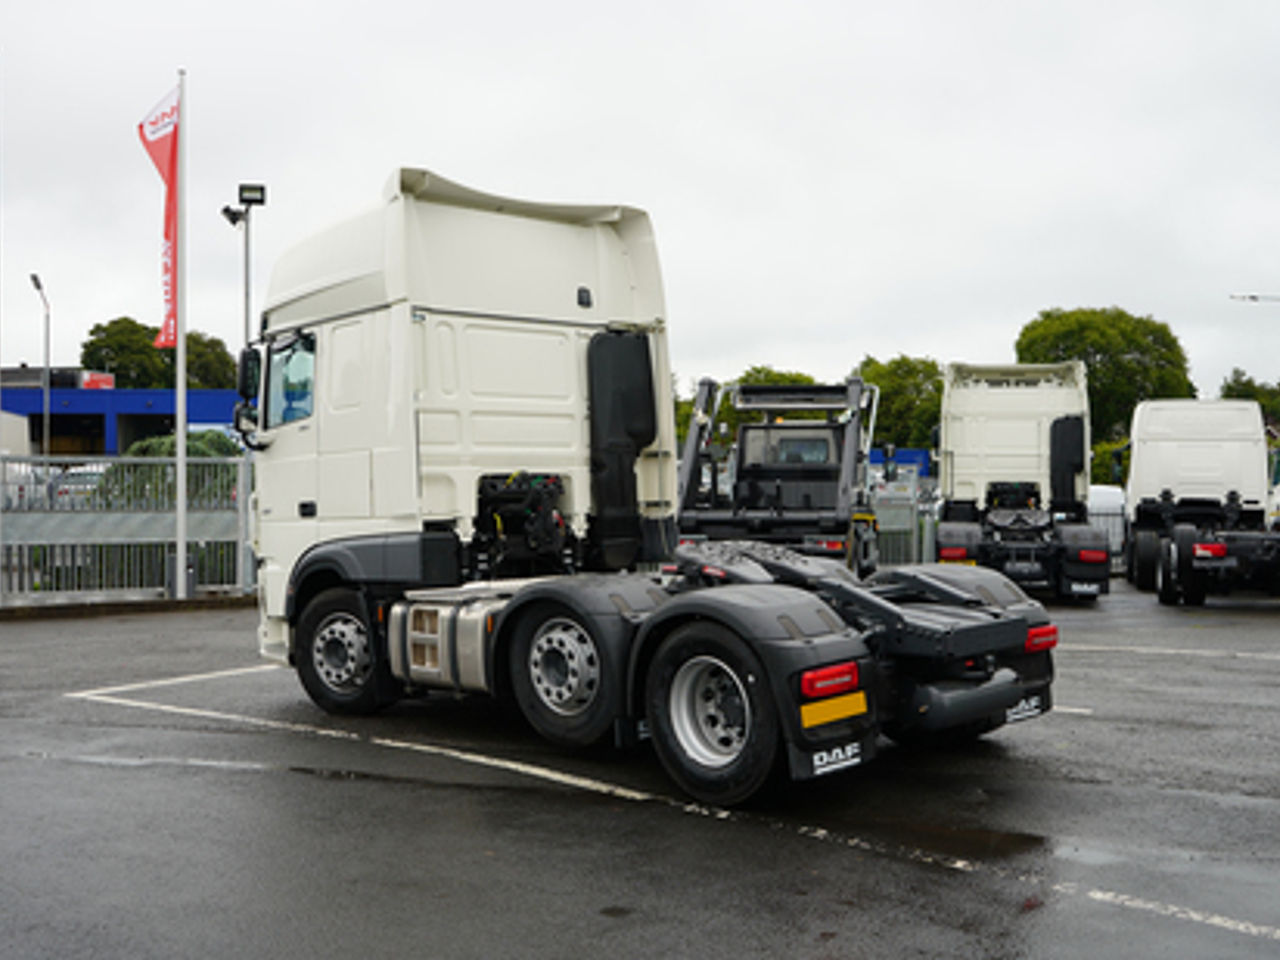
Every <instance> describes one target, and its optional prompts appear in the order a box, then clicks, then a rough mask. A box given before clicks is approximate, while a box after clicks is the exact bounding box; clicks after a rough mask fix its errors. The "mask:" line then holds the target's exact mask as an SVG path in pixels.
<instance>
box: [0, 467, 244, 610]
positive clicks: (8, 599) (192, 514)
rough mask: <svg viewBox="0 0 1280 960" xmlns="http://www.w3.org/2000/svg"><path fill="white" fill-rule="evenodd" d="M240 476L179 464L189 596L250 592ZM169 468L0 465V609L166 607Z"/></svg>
mask: <svg viewBox="0 0 1280 960" xmlns="http://www.w3.org/2000/svg"><path fill="white" fill-rule="evenodd" d="M249 471H250V464H249V460H248V458H247V457H244V458H213V457H209V458H204V457H200V458H193V459H190V460H188V461H187V559H188V570H187V572H186V575H187V578H188V587H189V589H188V595H189V596H194V595H195V594H196V592H203V593H211V592H220V593H234V592H248V591H249V590H250V589H251V588H252V582H253V564H252V562H251V559H250V558H249V557H248V550H247V545H248V542H249V513H248V502H249V491H250V474H249ZM176 476H177V463H176V460H175V459H174V458H172V457H117V458H111V459H102V458H89V457H61V456H59V457H56V458H44V457H12V456H7V455H0V605H22V604H32V603H48V602H65V601H68V600H70V601H75V602H84V601H92V600H108V599H142V598H150V597H162V596H172V595H173V594H174V587H175V571H174V569H173V567H174V557H175V556H176V540H175V536H176V529H177V515H176V503H175V500H174V493H175V489H176V483H175V479H176Z"/></svg>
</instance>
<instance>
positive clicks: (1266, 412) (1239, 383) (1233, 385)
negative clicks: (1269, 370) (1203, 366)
mask: <svg viewBox="0 0 1280 960" xmlns="http://www.w3.org/2000/svg"><path fill="white" fill-rule="evenodd" d="M1218 396H1220V397H1221V398H1222V399H1224V400H1257V401H1258V405H1259V406H1261V407H1262V416H1263V417H1264V418H1266V421H1267V423H1268V424H1271V425H1272V426H1276V425H1280V381H1277V382H1276V383H1260V382H1258V381H1257V380H1254V379H1253V377H1251V376H1249V375H1248V374H1246V373H1245V372H1244V371H1243V370H1241V369H1240V368H1239V367H1233V368H1232V369H1231V376H1229V377H1227V378H1226V379H1225V380H1223V381H1222V386H1221V387H1220V388H1219V390H1218Z"/></svg>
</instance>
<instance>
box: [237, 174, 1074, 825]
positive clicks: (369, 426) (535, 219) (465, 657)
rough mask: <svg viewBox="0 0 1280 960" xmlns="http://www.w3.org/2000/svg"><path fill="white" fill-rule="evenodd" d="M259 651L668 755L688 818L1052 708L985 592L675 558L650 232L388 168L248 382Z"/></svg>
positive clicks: (1012, 625)
mask: <svg viewBox="0 0 1280 960" xmlns="http://www.w3.org/2000/svg"><path fill="white" fill-rule="evenodd" d="M239 390H240V393H241V395H242V398H243V400H242V403H241V405H240V407H239V408H238V412H237V424H238V426H239V427H240V429H241V431H242V433H243V434H244V435H245V437H246V440H247V442H249V443H250V445H252V446H253V447H254V448H255V449H256V450H257V451H258V454H257V457H256V464H255V475H256V490H255V492H254V497H253V499H254V509H255V517H256V543H255V545H254V546H255V552H256V555H257V557H258V561H259V577H258V582H259V599H260V626H259V630H258V634H259V644H260V647H261V650H262V653H263V654H264V655H265V656H267V657H268V658H271V659H273V660H276V661H279V662H283V663H289V664H291V665H292V666H293V667H294V668H295V669H296V670H297V672H298V675H299V678H300V680H301V683H302V686H303V687H304V689H305V690H306V692H307V693H308V694H309V695H310V697H311V698H312V699H313V700H314V701H315V703H316V704H317V705H319V706H320V707H321V708H323V709H324V710H326V711H329V712H332V713H343V714H352V713H357V714H358V713H369V712H373V711H375V710H378V709H380V708H382V707H384V706H386V705H388V704H390V703H392V702H394V701H395V700H397V699H400V698H403V697H414V696H424V695H427V694H428V693H429V692H432V691H443V692H445V693H446V694H448V695H450V696H459V695H464V694H483V695H491V696H495V697H500V698H509V699H511V700H513V701H514V702H515V703H516V704H517V705H518V707H519V710H520V712H521V713H522V714H523V716H524V717H525V719H526V720H527V721H528V723H529V724H530V725H531V726H532V727H533V728H534V729H535V730H536V731H538V732H539V733H540V734H542V735H543V736H545V737H547V738H548V739H550V740H552V741H554V742H556V743H559V744H563V745H566V746H569V747H576V746H581V745H586V744H592V743H595V742H597V741H600V740H607V739H610V738H612V739H613V740H614V742H615V743H617V744H619V745H622V746H626V745H629V744H632V743H636V742H639V741H641V740H643V739H646V738H648V739H651V740H652V743H653V747H654V749H655V750H656V752H657V754H658V757H659V759H660V760H661V762H662V764H663V766H664V767H665V768H666V769H667V771H668V772H669V773H670V774H671V776H672V778H673V779H674V780H675V781H676V783H677V784H678V785H679V786H680V787H681V788H682V789H683V790H684V791H685V792H687V793H688V794H689V795H691V796H693V797H694V798H696V799H698V800H700V801H703V802H707V803H716V804H733V803H738V802H741V801H743V800H746V799H747V798H748V797H750V796H752V795H753V794H754V793H755V792H756V791H757V790H758V789H759V788H760V787H761V786H762V785H763V784H764V783H765V782H766V781H767V780H768V779H770V778H771V777H772V775H773V774H774V772H775V771H779V770H780V771H784V772H786V773H789V774H790V776H791V777H793V778H795V779H805V778H809V777H815V776H819V775H823V774H829V773H832V772H834V771H837V770H843V769H848V768H850V767H853V766H855V765H857V764H860V763H862V762H864V761H865V760H868V759H870V758H871V757H872V756H874V755H875V752H876V750H877V749H878V738H879V735H880V734H881V733H887V734H890V735H893V736H897V737H901V738H930V737H941V736H946V737H953V736H956V735H974V736H976V735H979V734H982V733H984V732H986V731H988V730H992V729H994V728H996V727H999V726H1002V725H1003V724H1005V723H1009V722H1013V721H1018V720H1024V719H1026V718H1028V717H1034V716H1037V715H1039V714H1042V713H1044V712H1046V711H1047V710H1049V709H1050V706H1051V698H1050V684H1051V681H1052V679H1053V664H1052V659H1051V653H1050V650H1051V648H1052V647H1053V646H1054V644H1055V643H1056V640H1057V631H1056V628H1055V627H1054V626H1053V625H1052V624H1051V623H1050V622H1049V620H1048V617H1047V616H1046V614H1045V611H1044V609H1043V608H1042V607H1041V606H1040V605H1039V604H1037V603H1036V602H1035V601H1032V600H1030V599H1028V598H1027V597H1026V595H1025V594H1023V593H1022V592H1021V591H1020V590H1019V589H1018V588H1017V587H1016V586H1015V585H1013V584H1012V583H1010V582H1009V581H1007V580H1006V579H1005V578H1003V577H1000V576H999V575H997V574H994V573H991V572H990V571H976V570H968V569H946V568H919V569H907V570H899V571H892V572H890V573H886V574H880V575H877V577H879V578H880V579H873V580H872V581H870V582H861V581H859V580H858V578H857V577H856V576H855V575H854V574H853V573H852V572H851V571H849V570H848V569H847V568H846V567H845V566H844V564H843V563H841V562H838V561H833V560H827V559H822V558H817V557H808V556H802V555H800V554H798V553H794V552H792V551H789V550H787V549H785V548H783V547H781V546H777V545H771V544H757V543H752V542H721V543H702V544H693V545H689V546H685V547H681V546H678V545H677V530H676V512H677V474H676V438H675V426H674V423H675V418H674V406H673V402H672V396H671V372H670V364H669V362H668V357H667V316H666V307H665V306H664V302H663V291H662V281H661V276H660V272H659V266H658V256H657V250H656V248H655V245H654V236H653V231H652V228H651V226H650V221H649V217H648V216H647V215H646V214H645V213H644V212H643V211H641V210H637V209H635V208H632V207H626V206H618V205H600V206H582V205H561V204H544V203H532V202H527V201H523V200H516V199H511V198H507V197H501V196H496V195H493V194H488V193H483V192H480V191H477V190H473V189H469V188H467V187H463V186H461V185H459V184H456V183H453V182H451V181H449V180H446V179H444V178H443V177H439V176H437V175H435V174H433V173H430V172H429V171H426V170H419V169H402V170H398V171H397V172H396V173H395V174H394V175H393V176H392V177H391V180H390V182H389V183H388V185H387V188H386V190H385V192H384V194H383V198H382V202H381V203H380V204H379V205H378V206H377V207H375V208H374V209H372V210H370V211H369V212H368V213H366V214H364V215H362V216H359V217H356V218H354V219H352V220H349V221H347V222H345V223H342V224H339V225H338V226H336V227H334V228H332V229H330V230H328V231H326V232H324V233H321V234H320V235H318V236H315V237H313V238H311V239H310V240H307V241H305V242H303V243H302V244H300V245H299V246H298V247H297V248H295V249H294V250H293V251H292V252H290V253H289V254H287V255H286V256H285V257H284V258H283V259H282V260H281V261H280V262H279V264H278V265H277V266H276V268H275V271H274V273H273V275H272V279H271V284H270V289H269V294H268V298H267V303H266V307H265V310H264V313H263V317H262V327H261V336H260V341H259V342H257V343H255V344H254V345H251V346H250V347H249V348H247V349H246V350H245V352H244V354H243V355H242V357H241V363H240V383H239Z"/></svg>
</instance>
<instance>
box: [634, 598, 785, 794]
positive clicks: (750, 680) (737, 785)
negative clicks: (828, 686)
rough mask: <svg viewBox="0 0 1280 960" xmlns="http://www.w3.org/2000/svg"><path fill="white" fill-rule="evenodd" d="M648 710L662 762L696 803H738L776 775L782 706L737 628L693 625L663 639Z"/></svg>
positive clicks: (650, 682)
mask: <svg viewBox="0 0 1280 960" xmlns="http://www.w3.org/2000/svg"><path fill="white" fill-rule="evenodd" d="M645 706H646V708H647V714H648V719H649V729H650V732H651V734H652V736H653V745H654V749H655V750H656V751H657V754H658V759H659V760H660V761H661V762H662V765H663V767H664V768H666V771H667V773H668V774H670V776H671V779H673V780H674V781H675V782H676V783H677V784H678V785H679V786H680V788H681V789H682V790H684V791H685V792H686V793H688V794H689V795H690V796H692V797H694V798H695V799H697V800H700V801H703V802H704V803H712V804H718V805H722V806H731V805H733V804H737V803H741V802H743V801H744V800H746V799H748V798H749V797H751V796H752V795H754V794H755V793H756V792H758V791H759V790H760V789H761V788H762V787H764V786H765V784H766V783H767V782H768V781H769V780H770V779H771V777H772V776H773V773H774V768H775V765H776V763H777V762H778V757H779V749H778V747H779V742H780V735H779V726H778V712H777V708H776V706H775V705H774V702H773V696H772V694H771V693H770V691H769V687H768V683H767V681H766V678H765V673H764V669H763V668H762V667H761V666H760V661H759V660H758V659H757V658H756V656H755V654H754V653H752V651H751V649H750V648H749V647H748V646H747V645H746V644H745V643H744V642H743V641H742V639H741V638H740V637H738V636H737V635H736V634H734V633H733V632H732V631H730V630H727V629H725V628H724V627H721V626H718V625H716V624H710V623H702V622H698V623H689V624H686V625H685V626H683V627H680V628H678V629H677V630H675V631H674V632H673V633H672V634H671V636H669V637H667V638H666V639H665V640H663V641H662V643H661V645H660V646H659V647H658V650H657V652H656V653H655V654H654V657H653V662H652V663H651V664H650V666H649V674H648V678H647V683H646V687H645Z"/></svg>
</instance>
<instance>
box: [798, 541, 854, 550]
mask: <svg viewBox="0 0 1280 960" xmlns="http://www.w3.org/2000/svg"><path fill="white" fill-rule="evenodd" d="M805 543H806V544H807V545H808V546H810V547H817V548H818V549H819V550H843V549H844V547H845V545H844V541H843V540H806V541H805Z"/></svg>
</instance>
